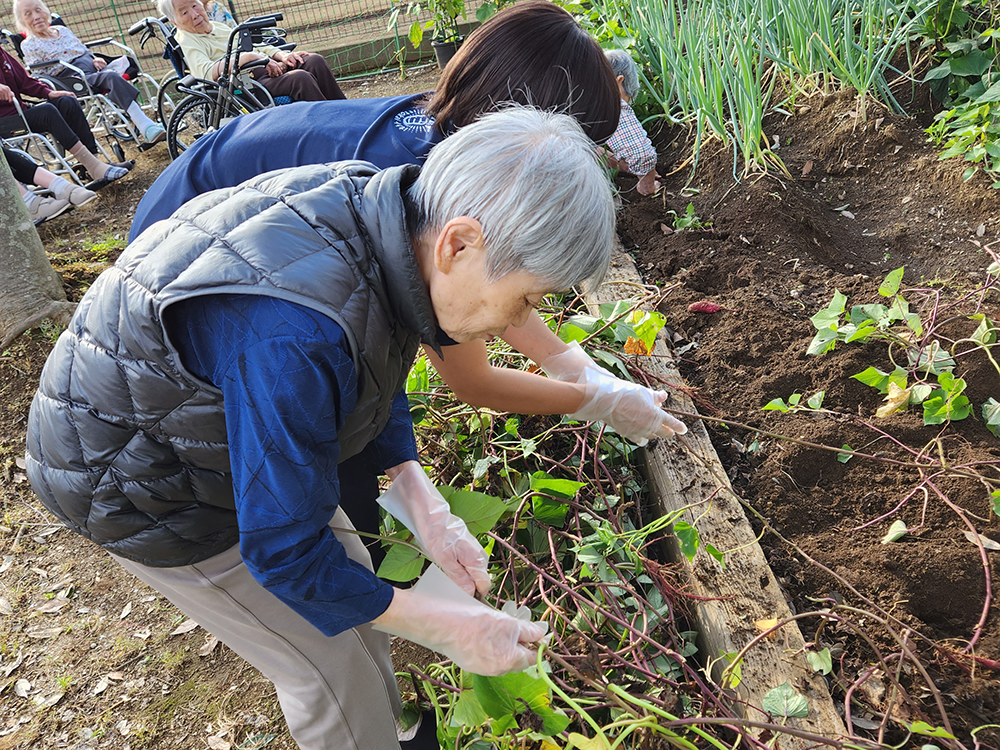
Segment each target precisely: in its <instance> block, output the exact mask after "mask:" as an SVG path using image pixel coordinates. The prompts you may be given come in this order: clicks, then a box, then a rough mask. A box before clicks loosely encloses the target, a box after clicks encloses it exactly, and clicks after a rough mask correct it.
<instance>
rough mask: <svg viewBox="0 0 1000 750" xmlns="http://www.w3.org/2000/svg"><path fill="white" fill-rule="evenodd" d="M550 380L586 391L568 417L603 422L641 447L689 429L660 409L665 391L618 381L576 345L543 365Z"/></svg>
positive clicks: (665, 396) (575, 343) (664, 398)
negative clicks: (578, 405)
mask: <svg viewBox="0 0 1000 750" xmlns="http://www.w3.org/2000/svg"><path fill="white" fill-rule="evenodd" d="M541 366H542V370H544V371H545V374H546V375H548V376H549V377H550V378H555V379H556V380H562V381H564V382H568V383H578V384H579V385H582V386H584V387H585V395H584V397H583V403H582V404H581V405H580V408H579V409H577V410H576V411H575V412H573V413H572V414H570V415H569V416H570V417H571V418H572V419H579V420H581V421H600V422H604V423H605V424H607V425H608V426H609V427H611V428H612V429H613V430H614V431H615V432H617V433H618V434H620V435H624V436H625V437H627V438H628V439H629V440H634V441H635V442H637V443H638V444H639V445H645V444H646V442H647V441H648V440H649V439H651V438H655V437H662V438H668V437H673V436H674V435H683V434H684V433H685V432H687V425H685V424H684V423H683V422H681V421H680V420H679V419H675V418H674V417H672V416H670V415H669V414H667V413H666V412H665V411H663V409H661V408H660V407H661V406H662V405H663V402H664V401H666V400H667V394H666V392H665V391H654V390H651V389H650V388H646V387H645V386H642V385H639V384H637V383H629V382H628V381H626V380H621V379H619V378H616V377H615V376H614V375H612V374H611V373H610V372H608V371H607V370H605V369H604V368H603V367H601V366H600V365H598V364H597V363H596V362H594V360H592V359H591V358H590V357H589V356H587V353H586V352H584V351H583V349H582V348H581V347H580V344H579V343H577V342H576V341H574V342H573V343H571V344H570V345H569V348H568V349H567V350H566V351H565V352H562V353H561V354H553V355H552V356H551V357H548V358H546V359H545V361H544V362H542V363H541Z"/></svg>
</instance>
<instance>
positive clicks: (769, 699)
mask: <svg viewBox="0 0 1000 750" xmlns="http://www.w3.org/2000/svg"><path fill="white" fill-rule="evenodd" d="M761 707H762V708H763V709H764V710H765V711H767V713H769V714H771V716H783V717H786V718H791V717H794V718H796V719H803V718H805V717H806V716H808V715H809V704H808V703H807V702H806V699H805V698H803V697H802V696H801V695H799V694H798V693H796V692H795V688H793V687H792V686H791V685H789V684H788V683H787V682H783V683H782V684H780V685H778V687H776V688H774V689H773V690H769V691H768V693H767V695H765V696H764V700H763V701H762V702H761Z"/></svg>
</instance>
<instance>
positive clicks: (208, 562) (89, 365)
mask: <svg viewBox="0 0 1000 750" xmlns="http://www.w3.org/2000/svg"><path fill="white" fill-rule="evenodd" d="M614 222H615V218H614V200H613V197H612V191H611V185H610V183H609V182H608V180H607V177H606V176H605V174H604V171H603V168H602V166H601V164H600V162H599V160H598V158H597V155H596V153H595V151H594V146H593V143H591V141H590V140H589V139H588V138H587V137H586V136H585V135H584V133H583V131H582V129H581V128H580V126H579V125H578V124H577V123H576V121H575V120H573V118H571V117H569V116H567V115H561V114H552V113H545V112H542V111H540V110H536V109H532V108H527V107H519V108H512V109H508V110H505V111H502V112H498V113H494V114H490V115H486V116H484V117H483V118H482V119H480V120H478V121H477V122H475V123H473V124H471V125H468V126H467V127H465V128H462V129H461V130H459V131H458V133H456V134H455V135H453V136H451V137H449V138H448V139H446V140H444V141H443V142H441V143H439V144H438V145H437V146H435V147H434V148H433V150H432V151H431V152H430V155H429V157H428V159H427V161H426V164H425V166H424V167H423V168H422V169H421V168H419V167H416V166H413V165H404V166H399V167H391V168H389V169H386V170H384V171H379V170H378V169H377V168H375V167H374V166H373V165H371V164H369V163H366V162H359V161H346V162H334V163H332V164H316V165H309V166H303V167H296V168H291V169H285V170H278V171H274V172H269V173H268V174H265V175H261V176H259V177H256V178H254V179H252V180H250V181H248V182H245V183H243V184H242V185H240V186H237V187H235V188H225V189H221V190H216V191H213V192H210V193H206V194H205V195H202V196H200V197H199V198H196V199H194V200H192V201H190V202H189V203H187V204H186V205H185V206H184V207H182V208H181V209H179V210H178V211H177V212H176V213H175V214H174V215H173V216H172V217H171V218H169V219H166V220H164V221H161V222H158V223H157V224H156V225H155V226H153V227H150V228H149V229H148V230H147V231H145V232H143V233H142V235H140V236H139V238H138V239H136V240H135V241H134V242H133V243H132V244H131V245H130V246H129V247H128V248H127V249H126V251H125V252H124V253H123V254H122V256H121V257H120V258H119V259H118V261H117V263H116V264H115V266H114V267H113V268H111V269H109V270H108V271H106V272H105V273H104V274H102V275H101V276H100V278H98V279H97V281H96V282H95V283H94V284H93V286H91V288H90V289H89V290H88V291H87V293H86V295H85V296H84V298H83V299H82V300H81V302H80V305H79V307H78V308H77V311H76V314H75V315H74V317H73V320H72V321H71V322H70V324H69V327H68V328H67V330H66V331H65V332H64V333H63V335H62V336H61V337H60V338H59V341H58V342H57V343H56V346H55V348H54V349H53V351H52V354H51V355H50V357H49V360H48V362H47V363H46V365H45V368H44V371H43V373H42V378H41V382H40V384H39V390H38V393H37V394H36V395H35V399H34V401H33V403H32V407H31V412H30V416H29V426H28V436H27V459H26V460H27V472H28V475H29V477H30V480H31V483H32V486H33V487H34V489H35V491H36V492H37V493H38V495H39V497H40V498H41V501H42V503H43V504H44V505H45V506H46V508H48V510H49V511H51V512H52V513H53V514H54V515H55V516H57V517H58V518H59V519H61V520H62V522H63V523H65V524H66V525H67V526H68V527H69V528H70V529H71V530H73V531H75V532H77V533H79V534H81V535H83V536H85V537H87V538H89V539H91V540H92V541H94V542H96V543H97V544H99V545H101V546H102V547H103V548H104V549H105V550H106V551H107V552H108V553H110V554H111V555H112V557H113V558H114V559H115V560H116V561H117V562H118V563H120V564H121V565H122V566H124V567H125V568H126V569H128V570H129V571H131V572H132V573H133V574H134V575H136V576H137V577H139V578H140V579H141V580H143V581H144V582H146V583H147V584H148V585H150V586H152V587H153V588H155V589H157V590H158V591H160V592H161V593H162V594H163V595H164V596H165V597H167V598H168V599H169V600H170V601H172V602H173V603H174V604H175V605H176V606H178V607H179V608H180V609H181V610H183V611H184V612H185V613H186V614H187V615H188V616H189V617H191V618H193V619H195V620H196V621H197V622H198V623H199V624H200V625H201V626H202V627H204V628H205V629H206V630H208V631H209V632H211V633H213V634H214V635H215V636H217V637H218V638H219V639H220V640H222V641H223V642H224V643H226V644H228V645H229V646H230V647H231V648H232V649H233V650H235V651H236V652H237V653H239V654H240V655H241V656H243V657H244V658H245V659H247V660H248V661H249V662H251V663H252V664H254V665H255V666H257V667H258V669H259V670H260V671H261V672H262V673H263V674H264V675H266V676H267V677H268V678H269V679H270V680H272V681H273V682H274V683H275V685H276V688H277V695H278V700H279V702H280V704H281V707H282V710H283V711H284V713H285V717H286V718H287V722H288V727H289V731H290V732H291V734H292V736H293V737H294V739H295V741H296V742H297V743H298V746H299V747H300V748H302V749H303V750H321V749H325V748H337V750H399V747H400V744H397V743H398V734H397V729H396V727H395V726H394V721H393V718H394V717H398V716H399V713H400V708H401V706H400V700H399V692H398V688H397V686H396V681H395V677H394V673H393V667H392V661H391V659H390V658H389V648H388V646H389V641H388V638H387V637H386V636H385V635H384V633H391V634H395V635H397V636H401V637H404V638H407V639H409V640H412V641H414V642H416V643H420V644H422V645H425V646H427V647H429V648H432V649H434V650H436V651H439V652H441V653H443V654H445V655H446V656H448V657H450V658H452V659H453V660H454V661H455V662H456V663H457V664H458V665H459V666H460V667H462V668H463V669H466V670H469V671H472V672H474V673H477V674H483V675H490V674H501V673H504V672H507V671H512V670H519V669H524V668H526V667H528V666H529V665H530V664H532V663H533V662H534V659H535V655H534V653H533V651H532V649H531V648H530V646H531V644H532V643H534V642H536V641H537V640H539V639H540V638H542V636H543V635H544V632H545V631H544V629H543V628H542V627H540V626H539V625H538V624H536V623H531V622H526V621H521V620H518V619H516V618H515V617H511V616H508V615H506V614H503V613H501V612H500V611H497V610H494V609H493V608H491V607H490V606H488V605H487V604H484V603H480V602H478V601H476V600H475V599H474V598H473V596H472V595H473V594H475V593H477V592H478V593H480V594H486V593H487V592H488V590H489V586H490V582H489V574H488V572H487V566H486V562H487V561H486V554H485V552H484V551H483V549H482V547H481V546H480V544H479V542H478V541H477V540H476V538H475V537H474V536H473V535H472V534H471V533H470V532H469V531H468V529H467V528H466V526H465V524H464V523H463V522H462V521H461V520H460V519H458V518H457V517H455V516H453V515H452V514H451V513H450V511H449V509H448V504H447V502H446V501H445V500H444V499H443V498H442V497H441V495H440V493H438V491H437V489H436V488H435V487H434V486H433V484H431V483H430V481H429V480H428V478H427V476H426V474H425V473H424V470H423V468H422V467H421V466H420V464H419V463H418V461H417V459H418V456H417V452H416V445H415V441H414V438H413V432H412V430H413V425H412V422H411V421H410V419H409V408H408V405H407V401H406V397H405V394H403V395H402V396H400V395H399V394H400V388H401V387H402V386H403V384H404V383H405V382H406V377H407V372H408V370H409V368H410V366H411V365H412V363H413V359H414V356H415V354H416V353H417V350H418V348H419V347H420V345H421V344H424V345H426V346H429V347H432V348H435V349H437V350H438V351H440V344H439V341H441V340H442V339H444V338H445V337H448V338H450V339H451V340H454V341H458V342H467V341H476V340H482V339H488V338H491V337H493V336H495V335H498V334H499V333H501V332H503V331H504V330H506V329H507V327H508V326H512V325H513V326H519V325H523V324H524V322H525V321H526V320H527V319H528V317H529V315H530V314H531V312H532V310H533V308H534V306H535V305H537V304H538V303H539V301H540V300H541V298H542V297H543V296H544V295H545V294H547V293H549V292H552V291H556V290H562V289H567V288H569V287H571V286H573V285H576V284H579V283H582V282H588V281H589V282H591V283H593V282H596V281H598V280H599V279H600V278H601V277H602V276H603V274H604V272H605V270H606V269H607V267H608V264H609V261H610V255H611V246H612V239H613V236H614ZM126 292H127V293H126ZM369 445H374V446H375V447H376V448H377V449H378V451H377V452H378V455H379V457H380V461H381V462H382V464H381V468H382V469H383V471H384V472H385V473H386V474H387V475H388V476H389V477H390V478H391V479H392V486H391V494H392V496H393V499H392V503H391V504H390V503H389V502H388V501H387V500H386V498H383V500H382V502H384V503H386V504H387V506H388V507H390V508H391V512H393V514H394V515H395V516H396V518H398V519H400V520H401V521H403V522H404V523H406V524H408V525H409V526H410V528H411V530H412V531H413V532H414V535H415V536H416V538H417V541H418V543H419V544H420V546H421V549H423V550H424V551H425V552H426V554H427V556H428V557H429V558H430V559H431V560H432V561H433V562H434V563H436V564H437V565H438V566H440V568H441V569H442V570H443V571H444V573H443V574H442V573H437V572H434V573H432V574H431V575H432V576H434V575H436V576H437V578H438V579H439V583H442V584H444V585H446V586H447V587H451V588H452V593H450V594H447V595H445V598H443V599H442V598H441V597H439V596H438V595H436V594H434V593H431V592H429V591H428V589H427V587H425V586H423V585H422V584H423V583H424V582H423V581H421V584H418V585H417V586H415V587H414V588H412V589H402V588H395V587H393V586H391V585H389V584H388V583H385V582H383V581H381V580H379V579H378V578H376V577H375V575H374V574H373V573H372V571H371V568H370V559H369V557H368V555H367V553H366V552H365V548H364V545H363V544H362V543H361V541H360V540H359V539H358V538H357V537H356V536H354V535H352V534H350V533H347V532H348V531H349V530H350V528H351V521H350V518H349V517H348V516H347V514H346V513H344V510H343V508H342V507H341V505H340V501H341V486H340V484H339V482H338V473H339V468H340V466H341V465H342V463H343V462H345V461H346V460H347V459H349V458H350V457H351V456H354V455H358V454H359V452H360V451H362V450H364V449H365V448H366V446H369ZM387 494H389V493H387ZM444 575H447V578H444V577H443V576H444ZM448 578H450V579H451V582H452V583H449V582H448ZM442 579H443V580H442ZM459 589H461V590H459ZM463 591H464V593H463ZM371 625H374V626H375V628H376V629H377V630H378V631H384V632H376V631H375V630H373V628H372V627H371ZM428 734H429V736H426V735H425V736H424V740H423V742H422V743H421V745H420V747H421V748H427V749H428V750H430V748H434V749H435V750H436V749H437V748H438V745H437V741H436V738H435V737H434V734H433V731H431V732H429V733H428ZM415 739H416V738H415ZM403 747H404V748H407V747H415V746H413V745H409V744H405V743H404V744H403Z"/></svg>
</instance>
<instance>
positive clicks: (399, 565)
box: [376, 544, 424, 581]
mask: <svg viewBox="0 0 1000 750" xmlns="http://www.w3.org/2000/svg"><path fill="white" fill-rule="evenodd" d="M423 569H424V556H423V555H421V554H420V553H419V552H417V551H416V550H415V549H413V548H412V547H407V546H406V545H403V544H394V545H392V546H391V547H390V548H389V551H388V552H386V554H385V558H384V559H383V560H382V564H381V565H379V566H378V572H377V573H376V575H377V576H378V577H379V578H382V579H384V580H386V581H412V580H413V579H414V578H416V577H417V576H419V575H420V573H421V571H423Z"/></svg>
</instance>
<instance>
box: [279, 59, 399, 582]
mask: <svg viewBox="0 0 1000 750" xmlns="http://www.w3.org/2000/svg"><path fill="white" fill-rule="evenodd" d="M282 78H284V76H282ZM381 473H382V472H381V471H380V469H379V467H378V461H377V459H376V458H375V451H374V449H373V447H372V446H371V445H369V446H368V447H367V448H365V450H363V451H361V453H359V454H358V455H356V456H352V457H351V458H349V459H347V460H346V461H344V462H343V463H341V464H340V465H339V466H337V478H338V479H339V481H340V507H341V508H343V509H344V512H345V513H347V515H348V516H349V517H350V519H351V522H352V523H353V524H354V528H355V529H357V530H358V531H363V532H365V533H367V534H378V533H379V526H380V524H381V518H380V516H379V505H378V503H377V502H375V501H376V500H377V499H378V496H379V489H378V475H379V474H381ZM361 541H362V543H363V544H364V545H365V547H367V548H368V554H370V555H371V556H372V567H373V568H374V569H375V570H376V571H377V570H378V566H379V565H381V564H382V560H383V559H384V558H385V552H384V551H383V550H382V542H380V541H379V540H378V539H370V538H369V537H364V536H363V537H361Z"/></svg>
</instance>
